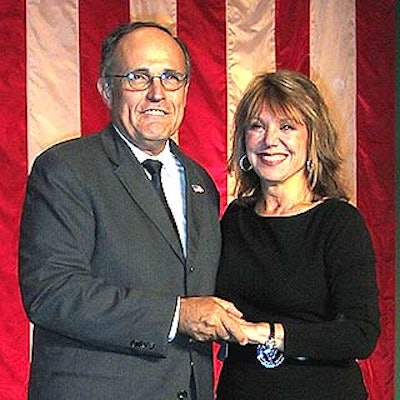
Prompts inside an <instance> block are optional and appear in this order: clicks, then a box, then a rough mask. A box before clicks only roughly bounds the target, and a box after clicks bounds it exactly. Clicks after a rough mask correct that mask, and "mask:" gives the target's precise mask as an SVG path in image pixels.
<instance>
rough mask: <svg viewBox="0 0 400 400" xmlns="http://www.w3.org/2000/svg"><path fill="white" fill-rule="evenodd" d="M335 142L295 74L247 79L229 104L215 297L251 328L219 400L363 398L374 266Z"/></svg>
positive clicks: (373, 338) (320, 107) (373, 336)
mask: <svg viewBox="0 0 400 400" xmlns="http://www.w3.org/2000/svg"><path fill="white" fill-rule="evenodd" d="M337 139H338V138H337V132H336V131H335V128H334V126H333V124H332V121H331V119H330V116H329V112H328V109H327V107H326V105H325V103H324V101H323V99H322V97H321V95H320V93H319V91H318V89H317V88H316V86H315V85H314V84H313V83H312V82H311V81H310V80H309V79H307V78H306V77H305V76H303V75H301V74H299V73H297V72H291V71H279V72H276V73H267V74H263V75H260V76H258V77H256V78H255V80H254V81H253V82H252V83H251V85H250V86H249V88H248V89H247V91H246V93H245V94H244V97H243V98H242V100H241V102H240V104H239V106H238V109H237V112H236V116H235V135H234V142H233V154H232V157H231V160H230V164H229V167H230V171H233V172H234V173H235V174H236V178H237V187H236V189H237V199H236V200H235V201H233V202H232V203H231V204H230V206H229V207H228V209H227V211H226V213H225V215H224V217H223V220H222V232H223V253H222V258H221V264H220V270H219V273H218V279H217V293H218V295H219V296H221V297H222V298H226V299H228V300H231V301H232V302H234V303H235V305H236V306H237V307H238V308H239V309H240V310H241V311H242V312H243V313H244V318H245V319H246V320H248V321H252V322H254V323H253V324H251V323H249V324H248V325H247V326H246V325H244V327H243V329H244V330H245V331H246V332H247V334H248V336H249V337H250V342H251V343H253V345H248V346H244V347H242V346H239V345H235V344H230V347H229V352H228V357H227V359H226V360H225V362H224V365H223V369H222V373H221V376H220V379H219V386H218V391H217V392H218V399H219V400H234V399H240V400H245V399H251V400H257V399H268V400H275V399H279V400H284V399H290V400H292V399H293V400H294V399H296V400H297V399H307V400H310V399H318V400H321V399H323V400H327V399H337V400H339V399H340V400H347V399H349V400H355V399H366V398H367V392H366V389H365V387H364V384H363V379H362V375H361V371H360V368H359V366H358V364H357V359H360V358H366V357H368V356H369V355H370V354H371V352H372V350H373V349H374V347H375V345H376V342H377V339H378V336H379V333H380V327H379V310H378V290H377V285H376V279H375V258H374V252H373V248H372V244H371V240H370V237H369V235H368V232H367V229H366V227H365V224H364V222H363V219H362V217H361V215H360V213H359V211H358V210H357V209H356V208H355V207H353V206H352V205H350V204H349V203H348V201H347V195H346V192H345V190H344V188H343V186H342V185H341V183H340V180H339V167H340V157H339V154H338V143H337ZM256 322H257V324H256ZM257 344H259V345H258V346H257Z"/></svg>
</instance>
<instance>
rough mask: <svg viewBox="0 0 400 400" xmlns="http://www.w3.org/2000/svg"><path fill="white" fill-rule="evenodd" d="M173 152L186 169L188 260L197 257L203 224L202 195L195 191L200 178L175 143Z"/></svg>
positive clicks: (172, 147)
mask: <svg viewBox="0 0 400 400" xmlns="http://www.w3.org/2000/svg"><path fill="white" fill-rule="evenodd" d="M171 151H172V152H173V153H174V155H175V156H176V157H177V158H178V159H179V161H180V162H181V163H182V165H183V166H184V168H185V182H186V223H187V228H186V231H187V259H189V257H190V258H192V259H193V257H194V256H195V253H196V250H197V247H198V243H199V239H200V231H201V227H202V226H204V224H203V223H202V216H203V215H204V214H203V213H204V210H203V209H202V207H201V206H200V202H199V201H198V196H201V193H199V192H197V191H196V190H194V189H193V187H194V188H196V187H200V188H201V185H200V182H199V176H198V173H197V171H196V169H195V168H194V167H193V164H192V163H191V162H189V160H188V159H187V157H186V156H185V155H184V154H183V153H182V152H181V151H180V150H179V148H178V147H177V146H176V145H175V143H174V142H171Z"/></svg>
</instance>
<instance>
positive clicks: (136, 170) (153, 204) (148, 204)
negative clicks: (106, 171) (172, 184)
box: [101, 126, 184, 262]
mask: <svg viewBox="0 0 400 400" xmlns="http://www.w3.org/2000/svg"><path fill="white" fill-rule="evenodd" d="M101 135H102V141H103V145H104V149H105V151H106V153H107V155H108V157H109V159H110V161H111V162H112V163H113V164H114V165H115V175H116V176H117V178H118V179H119V180H120V182H121V184H122V185H123V186H124V187H125V189H126V190H127V192H128V193H129V194H130V196H131V197H132V199H133V200H134V201H135V203H136V204H137V206H138V207H139V208H141V209H142V211H143V212H144V213H145V214H146V215H147V216H148V218H149V219H150V220H151V222H152V223H153V224H154V225H155V226H156V227H157V228H158V230H159V232H160V234H161V235H162V236H163V237H164V238H165V240H166V241H167V242H168V243H169V244H170V246H171V248H172V249H173V251H174V252H175V253H176V255H177V256H178V257H179V258H180V259H181V260H182V262H184V257H183V254H182V248H181V245H180V243H179V241H178V238H177V235H176V232H175V230H174V227H173V226H172V224H171V222H170V220H169V217H168V214H167V211H166V210H165V207H164V205H163V204H162V202H161V200H160V198H159V196H158V194H157V193H156V192H155V190H154V189H153V187H152V185H151V182H150V181H149V180H148V179H147V177H146V174H145V172H144V170H143V167H142V166H141V165H140V163H139V162H138V161H137V159H136V157H135V156H134V155H133V154H132V152H131V151H130V150H129V148H128V146H127V145H126V144H125V143H123V141H122V139H121V138H120V137H119V136H118V133H117V132H116V131H115V130H114V128H113V127H112V126H110V127H108V128H107V129H106V130H105V131H103V132H102V133H101Z"/></svg>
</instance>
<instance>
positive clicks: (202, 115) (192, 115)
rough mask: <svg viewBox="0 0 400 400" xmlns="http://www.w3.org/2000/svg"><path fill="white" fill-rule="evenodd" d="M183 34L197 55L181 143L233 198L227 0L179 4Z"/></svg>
mask: <svg viewBox="0 0 400 400" xmlns="http://www.w3.org/2000/svg"><path fill="white" fill-rule="evenodd" d="M177 14H178V21H177V32H178V35H179V36H180V37H181V38H182V39H183V40H184V41H185V43H186V44H187V46H188V47H189V51H190V53H191V55H192V79H191V83H190V90H189V97H188V104H187V107H186V114H185V120H184V123H183V126H182V128H181V130H180V135H179V143H180V145H181V147H182V148H183V150H184V151H185V152H186V153H187V154H188V155H189V156H191V157H193V158H194V159H196V160H197V161H198V162H199V163H200V164H202V165H203V166H204V167H205V168H206V169H207V170H208V172H209V173H210V174H211V176H212V177H213V179H214V181H215V183H216V184H217V186H218V189H219V191H220V194H221V207H222V209H223V208H224V207H225V205H226V201H227V176H226V165H227V162H226V158H227V138H226V136H227V133H226V120H227V110H226V107H227V105H226V104H227V79H226V25H225V1H222V0H218V1H216V0H191V1H189V0H188V1H179V2H178V13H177Z"/></svg>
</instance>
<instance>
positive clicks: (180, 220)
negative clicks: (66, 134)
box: [114, 125, 187, 342]
mask: <svg viewBox="0 0 400 400" xmlns="http://www.w3.org/2000/svg"><path fill="white" fill-rule="evenodd" d="M114 128H115V130H116V131H117V132H118V134H119V135H120V136H121V139H122V140H123V141H124V142H125V143H126V144H127V145H128V147H129V148H130V149H131V151H132V153H133V154H134V155H135V157H136V158H137V160H138V161H139V163H140V164H142V163H143V161H145V160H148V159H153V160H158V161H161V162H162V164H163V166H162V168H161V183H162V186H163V190H164V194H165V197H166V199H167V203H168V206H169V208H170V209H171V212H172V215H173V216H174V219H175V223H176V227H177V229H178V233H179V238H180V240H181V245H182V250H183V253H184V255H185V257H186V252H187V232H186V226H187V221H186V201H185V198H186V181H185V169H184V167H183V165H182V164H181V163H180V161H179V160H178V159H177V158H176V157H175V156H174V154H173V153H172V152H171V149H170V146H169V141H168V142H167V143H166V145H165V148H164V150H163V151H162V152H161V153H160V154H158V155H157V156H151V155H150V154H147V153H146V152H144V151H143V150H141V149H139V147H137V146H135V145H134V144H133V143H132V142H131V141H129V140H128V139H127V138H126V137H125V136H124V135H123V134H122V133H121V132H120V130H119V129H118V127H117V126H115V125H114ZM143 169H144V171H145V173H146V175H147V177H148V178H149V179H151V175H150V173H149V172H148V171H147V170H146V168H144V167H143ZM179 311H180V297H179V296H178V297H177V302H176V308H175V313H174V318H173V320H172V324H171V330H170V332H169V334H168V341H170V342H172V341H173V340H174V338H175V336H176V334H177V331H178V324H179Z"/></svg>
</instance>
